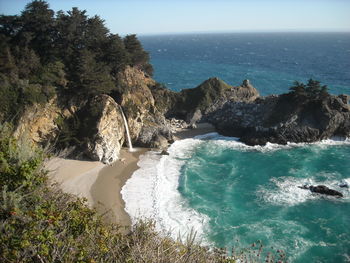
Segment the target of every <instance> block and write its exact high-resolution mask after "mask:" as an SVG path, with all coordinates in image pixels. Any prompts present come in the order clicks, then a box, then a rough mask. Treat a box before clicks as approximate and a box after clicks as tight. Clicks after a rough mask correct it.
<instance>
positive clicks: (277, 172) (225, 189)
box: [122, 33, 350, 263]
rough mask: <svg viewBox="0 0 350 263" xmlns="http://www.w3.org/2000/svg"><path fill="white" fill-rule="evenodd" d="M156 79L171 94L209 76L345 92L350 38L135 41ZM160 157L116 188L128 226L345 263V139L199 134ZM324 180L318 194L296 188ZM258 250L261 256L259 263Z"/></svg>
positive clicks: (349, 251)
mask: <svg viewBox="0 0 350 263" xmlns="http://www.w3.org/2000/svg"><path fill="white" fill-rule="evenodd" d="M140 40H141V42H142V44H143V46H144V48H145V49H146V50H147V51H149V52H150V55H151V62H152V64H153V66H154V69H155V79H156V80H157V81H159V82H162V83H164V84H166V86H167V87H168V88H170V89H172V90H181V89H184V88H194V87H196V86H197V85H199V84H200V83H201V82H203V81H204V80H206V79H208V78H209V77H213V76H217V77H219V78H221V79H223V80H224V81H226V82H227V83H229V84H231V85H239V84H240V83H241V82H242V80H243V79H249V80H250V81H251V82H252V84H253V85H254V86H255V87H256V88H257V89H258V90H259V91H260V93H261V94H262V95H268V94H279V93H284V92H287V91H288V87H290V86H291V85H292V83H293V81H294V80H298V81H306V80H307V79H309V78H314V79H317V80H320V81H321V82H322V84H325V85H328V87H329V89H330V92H331V93H333V94H340V93H348V94H349V93H350V34H340V33H339V34H338V33H332V34H325V33H312V34H310V33H309V34H306V33H302V34H301V33H300V34H299V33H291V34H286V33H273V34H272V33H271V34H262V33H261V34H248V33H246V34H199V35H192V34H187V35H163V36H147V37H146V36H143V37H140ZM168 152H169V155H168V156H161V155H159V154H158V153H156V152H148V153H146V154H145V155H143V156H141V158H140V161H139V163H138V164H139V166H140V169H139V170H137V171H136V172H135V173H134V174H133V175H132V177H131V178H130V179H129V180H128V181H127V183H126V184H125V186H124V187H123V189H122V196H123V199H124V200H125V203H126V211H127V212H128V213H129V214H130V215H131V217H132V220H133V221H135V220H137V219H138V218H140V217H147V218H153V219H154V220H155V221H156V225H157V227H158V229H159V230H162V231H170V232H171V234H172V236H173V237H175V238H176V237H178V236H180V237H184V236H186V233H189V232H190V231H191V230H195V231H196V233H197V240H199V241H201V242H202V243H203V244H206V245H213V246H219V247H226V248H229V249H230V248H231V247H233V246H234V247H236V248H247V247H252V244H253V243H255V244H263V248H264V250H263V251H266V252H267V251H269V252H273V253H275V252H276V251H277V249H279V250H283V251H284V252H285V253H286V256H287V258H288V262H300V263H301V262H350V189H349V188H341V187H340V184H344V183H347V184H350V139H349V138H348V139H344V138H343V139H340V138H334V139H333V140H326V141H322V142H318V143H313V144H293V143H290V144H288V145H285V146H281V145H276V144H267V145H266V146H263V147H262V146H255V147H252V146H247V145H245V144H243V143H241V142H238V140H237V138H229V137H223V136H220V135H219V134H217V133H212V134H207V135H203V136H199V137H196V138H192V139H185V140H181V141H176V142H175V143H174V144H172V145H171V146H170V148H169V149H168ZM303 184H312V185H318V184H323V185H326V186H328V187H330V188H333V189H336V190H338V191H340V192H342V193H343V195H344V197H343V198H333V197H325V196H320V195H317V194H312V193H311V192H309V191H308V190H303V189H300V188H298V186H301V185H303ZM264 253H265V252H262V253H261V258H262V260H261V261H262V262H264V260H263V259H264V257H265V256H266V254H264Z"/></svg>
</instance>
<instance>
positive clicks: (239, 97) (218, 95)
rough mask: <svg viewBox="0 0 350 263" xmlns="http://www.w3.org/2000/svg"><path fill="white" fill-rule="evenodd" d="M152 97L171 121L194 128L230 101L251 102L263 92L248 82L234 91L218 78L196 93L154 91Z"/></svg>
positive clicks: (190, 90)
mask: <svg viewBox="0 0 350 263" xmlns="http://www.w3.org/2000/svg"><path fill="white" fill-rule="evenodd" d="M152 93H153V96H154V98H155V102H156V106H157V108H158V109H159V110H160V111H162V112H163V114H164V115H165V116H166V117H167V118H173V117H174V118H177V119H182V120H185V121H186V122H188V123H189V124H190V125H193V124H195V123H196V122H198V121H202V120H204V119H203V117H205V115H207V114H209V113H210V112H212V111H215V110H216V109H218V108H221V107H222V105H224V104H225V103H226V102H228V101H234V102H247V103H248V102H251V101H254V100H255V99H256V98H258V97H259V92H258V91H257V90H256V89H255V88H254V87H253V86H252V85H251V84H250V83H249V81H248V80H245V81H244V82H243V84H242V85H241V86H238V87H233V86H230V85H228V84H227V83H225V82H224V81H222V80H220V79H218V78H210V79H208V80H206V81H204V82H203V83H202V84H200V85H199V86H198V87H196V88H194V89H185V90H182V91H180V92H173V91H170V90H167V89H166V88H164V87H153V88H152Z"/></svg>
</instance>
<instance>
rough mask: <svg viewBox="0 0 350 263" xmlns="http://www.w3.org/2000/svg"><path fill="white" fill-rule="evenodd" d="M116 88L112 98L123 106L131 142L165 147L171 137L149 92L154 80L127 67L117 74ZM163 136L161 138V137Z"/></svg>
mask: <svg viewBox="0 0 350 263" xmlns="http://www.w3.org/2000/svg"><path fill="white" fill-rule="evenodd" d="M118 82H119V88H118V89H119V90H118V92H117V93H116V94H114V98H115V99H116V100H117V102H118V103H120V105H121V106H122V107H123V109H124V111H125V115H126V116H127V119H128V124H129V129H130V133H131V138H132V141H133V142H134V144H136V145H139V146H146V147H159V145H162V147H165V141H168V140H170V139H171V138H172V134H171V131H170V127H169V126H168V123H167V122H166V119H165V117H164V115H163V114H162V112H161V111H159V110H158V107H157V106H156V105H155V99H154V96H153V94H152V92H151V87H154V86H155V85H156V82H155V81H154V80H153V79H151V78H150V77H148V76H147V75H145V73H144V72H142V71H141V70H138V69H136V68H132V67H127V68H126V69H125V71H124V72H121V73H119V75H118ZM164 139H165V140H164Z"/></svg>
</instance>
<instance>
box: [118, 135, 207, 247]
mask: <svg viewBox="0 0 350 263" xmlns="http://www.w3.org/2000/svg"><path fill="white" fill-rule="evenodd" d="M199 143H201V141H200V140H198V139H186V140H182V141H177V142H175V143H174V144H173V145H172V146H171V147H170V148H169V149H168V152H169V155H168V156H167V155H163V156H161V155H159V153H157V152H148V153H146V154H145V155H142V156H141V157H140V161H139V162H138V165H139V166H140V169H138V170H137V171H135V172H134V174H133V175H132V177H131V178H130V179H129V180H128V181H127V182H126V184H125V185H124V187H123V188H122V191H121V193H122V197H123V199H124V201H125V210H126V212H127V213H128V214H129V215H130V216H131V219H132V222H133V223H135V222H136V221H137V220H139V219H144V218H149V219H153V220H154V221H155V223H156V227H157V229H158V230H159V231H161V232H166V233H170V234H171V235H172V236H173V237H174V238H178V237H182V238H184V237H186V236H187V234H189V233H190V232H191V231H195V232H196V234H197V241H201V242H203V243H207V242H206V240H205V235H204V231H205V229H206V228H207V225H208V218H207V217H206V216H205V215H202V214H200V213H198V212H197V211H195V210H194V209H192V208H190V207H189V205H188V204H187V202H186V201H185V199H184V198H182V196H181V195H180V192H179V191H178V186H179V177H180V170H181V167H182V166H183V165H184V163H185V159H187V158H190V156H191V154H192V152H193V149H194V148H195V146H196V145H197V144H199Z"/></svg>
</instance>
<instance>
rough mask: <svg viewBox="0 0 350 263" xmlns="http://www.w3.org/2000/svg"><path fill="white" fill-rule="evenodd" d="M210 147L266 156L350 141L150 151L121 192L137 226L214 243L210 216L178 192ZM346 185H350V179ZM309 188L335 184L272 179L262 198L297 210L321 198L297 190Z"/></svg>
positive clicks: (228, 140) (226, 142)
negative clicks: (151, 224)
mask: <svg viewBox="0 0 350 263" xmlns="http://www.w3.org/2000/svg"><path fill="white" fill-rule="evenodd" d="M206 141H207V142H208V141H209V143H212V144H214V145H215V146H217V147H215V148H216V149H219V148H224V149H225V148H230V149H236V150H240V151H260V152H263V153H264V152H270V151H276V150H282V149H291V148H295V147H305V146H308V145H316V146H318V147H328V146H333V145H350V139H339V138H334V139H332V140H324V141H321V142H317V143H288V144H287V145H279V144H272V143H267V144H266V145H265V146H248V145H246V144H244V143H242V142H239V141H238V138H232V137H225V136H221V135H219V134H218V133H208V134H205V135H200V136H196V137H194V138H191V139H184V140H180V141H176V142H174V143H173V144H172V145H171V146H170V147H169V149H168V153H169V155H163V156H162V155H160V154H159V152H155V151H151V152H147V153H146V154H144V155H142V156H140V160H139V162H138V166H139V167H140V168H139V169H138V170H136V171H135V172H134V174H133V175H132V176H131V178H130V179H129V180H128V181H127V182H126V184H125V185H124V187H123V188H122V191H121V194H122V197H123V199H124V201H125V210H126V212H127V213H128V214H129V215H130V217H131V219H132V222H133V223H135V222H136V221H137V220H139V219H146V218H148V219H153V220H154V221H155V224H156V228H157V230H159V231H161V232H164V233H167V234H170V235H171V236H172V237H173V238H178V237H181V238H184V237H186V235H187V234H189V233H190V232H191V231H195V232H196V234H197V240H198V241H200V242H202V244H210V243H211V242H210V241H208V240H207V238H206V236H208V235H206V234H207V233H208V232H209V230H210V229H209V218H208V216H206V215H204V214H201V213H199V212H197V211H196V210H194V209H192V208H191V207H190V205H189V204H188V202H187V201H186V200H185V199H184V198H183V197H182V196H181V194H180V192H179V191H178V187H179V178H180V175H181V168H182V167H183V165H184V164H185V163H186V161H187V160H189V159H190V158H191V156H192V155H193V154H195V151H196V148H197V147H199V146H200V145H201V144H202V143H204V142H206ZM346 180H348V181H350V178H348V179H346ZM306 183H309V184H325V185H328V186H330V187H332V188H334V187H333V186H335V184H336V181H335V180H333V181H332V180H329V181H325V182H318V181H317V180H316V179H315V178H312V177H311V178H309V179H306V178H294V177H285V178H272V179H271V184H272V187H271V185H270V186H268V188H261V189H259V190H258V193H257V194H258V196H259V197H260V198H262V199H263V200H264V201H266V202H269V203H274V204H282V205H283V204H288V205H295V204H298V203H301V202H305V201H306V200H311V199H316V198H319V197H318V196H317V195H315V194H312V193H311V192H310V191H307V190H303V189H299V188H298V187H297V186H299V185H303V184H306ZM337 190H338V189H337ZM341 191H342V192H343V194H344V196H345V198H344V200H346V201H349V199H350V198H349V196H350V194H349V190H344V189H342V190H341Z"/></svg>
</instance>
